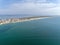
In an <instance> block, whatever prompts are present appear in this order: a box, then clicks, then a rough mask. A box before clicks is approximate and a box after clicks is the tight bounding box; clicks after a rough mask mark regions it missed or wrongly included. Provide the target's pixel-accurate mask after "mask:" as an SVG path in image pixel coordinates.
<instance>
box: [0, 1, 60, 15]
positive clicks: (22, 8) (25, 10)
mask: <svg viewBox="0 0 60 45" xmlns="http://www.w3.org/2000/svg"><path fill="white" fill-rule="evenodd" d="M0 14H9V15H10V14H11V15H12V14H31V15H60V6H59V5H58V6H57V4H55V3H51V2H50V3H47V0H25V1H22V3H21V2H19V3H13V4H10V5H9V7H8V8H6V9H0Z"/></svg>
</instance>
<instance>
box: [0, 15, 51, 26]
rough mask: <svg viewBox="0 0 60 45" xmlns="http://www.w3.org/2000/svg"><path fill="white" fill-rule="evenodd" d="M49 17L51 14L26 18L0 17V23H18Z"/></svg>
mask: <svg viewBox="0 0 60 45" xmlns="http://www.w3.org/2000/svg"><path fill="white" fill-rule="evenodd" d="M49 17H51V16H34V17H25V18H10V19H0V25H1V24H7V23H16V22H24V21H30V20H37V19H44V18H49Z"/></svg>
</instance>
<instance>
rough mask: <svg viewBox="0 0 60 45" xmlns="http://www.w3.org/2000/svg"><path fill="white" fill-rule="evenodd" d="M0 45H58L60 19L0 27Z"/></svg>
mask: <svg viewBox="0 0 60 45" xmlns="http://www.w3.org/2000/svg"><path fill="white" fill-rule="evenodd" d="M0 45H60V17H52V18H45V19H40V20H33V21H26V22H18V23H9V24H3V25H0Z"/></svg>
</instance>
